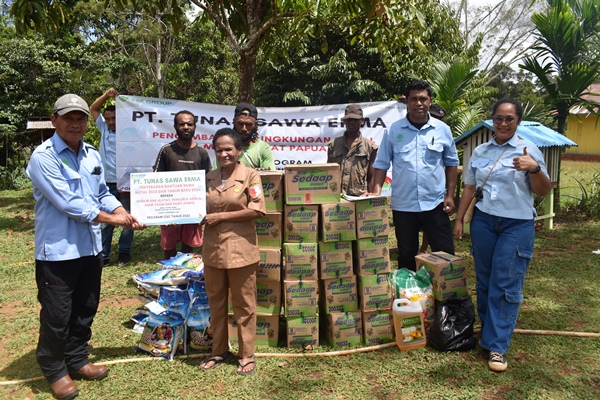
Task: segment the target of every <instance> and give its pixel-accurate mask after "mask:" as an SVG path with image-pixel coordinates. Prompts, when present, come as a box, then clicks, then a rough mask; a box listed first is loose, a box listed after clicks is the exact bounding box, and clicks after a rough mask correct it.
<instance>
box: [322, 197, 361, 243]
mask: <svg viewBox="0 0 600 400" xmlns="http://www.w3.org/2000/svg"><path fill="white" fill-rule="evenodd" d="M321 239H322V240H323V241H324V242H340V241H347V240H355V239H356V215H355V211H354V203H352V202H349V201H341V202H339V203H333V204H321Z"/></svg>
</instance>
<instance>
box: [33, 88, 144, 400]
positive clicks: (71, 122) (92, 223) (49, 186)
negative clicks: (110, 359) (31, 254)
mask: <svg viewBox="0 0 600 400" xmlns="http://www.w3.org/2000/svg"><path fill="white" fill-rule="evenodd" d="M88 115H89V110H88V105H87V103H86V102H85V101H84V100H83V99H82V98H81V97H79V96H77V95H74V94H67V95H64V96H62V97H61V98H59V99H58V100H57V101H56V103H55V104H54V113H53V115H52V116H51V117H50V118H51V120H52V124H53V125H54V128H55V134H54V135H53V136H52V137H51V138H50V139H48V140H46V141H45V142H44V143H42V144H41V145H40V146H39V147H38V148H37V149H36V150H35V151H34V152H33V154H32V155H31V159H30V161H29V165H28V166H27V175H28V176H29V178H30V179H31V182H32V184H33V196H34V198H35V200H36V204H35V274H36V282H37V287H38V300H39V302H40V304H41V311H40V336H39V340H38V346H37V350H36V357H37V361H38V363H39V365H40V367H41V369H42V372H43V374H44V376H45V377H46V379H47V380H48V382H49V383H50V385H51V389H52V391H53V392H54V395H55V396H56V397H57V398H58V399H71V398H73V397H75V396H77V394H78V393H79V392H78V390H77V386H76V385H75V383H74V382H73V380H72V378H75V379H86V380H99V379H103V378H104V377H106V376H107V374H108V370H107V369H106V367H104V366H98V365H94V364H92V363H91V362H90V361H89V358H88V357H89V353H88V340H89V339H90V338H91V336H92V330H91V326H92V322H93V320H94V316H95V315H96V311H97V309H98V303H99V299H100V280H101V276H102V241H101V234H100V224H101V223H104V224H112V225H121V226H124V227H127V228H133V229H142V228H144V226H142V225H140V224H139V223H138V222H137V220H136V219H135V218H134V217H133V216H131V215H130V214H128V213H127V212H126V211H125V209H124V208H123V207H122V206H121V203H119V202H118V201H117V199H116V198H115V197H114V196H113V195H111V194H110V192H109V191H108V189H107V187H106V184H105V182H104V173H103V168H102V161H101V159H100V154H98V151H97V150H96V149H95V148H94V147H92V146H90V145H88V144H86V143H84V142H83V136H84V135H85V132H86V130H87V125H88Z"/></svg>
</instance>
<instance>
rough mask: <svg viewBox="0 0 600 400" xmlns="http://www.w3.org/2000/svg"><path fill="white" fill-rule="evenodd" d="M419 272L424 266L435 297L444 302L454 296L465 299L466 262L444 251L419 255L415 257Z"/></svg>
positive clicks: (467, 293) (466, 293) (466, 294)
mask: <svg viewBox="0 0 600 400" xmlns="http://www.w3.org/2000/svg"><path fill="white" fill-rule="evenodd" d="M415 261H416V263H417V270H419V268H421V266H424V267H425V269H426V270H427V273H428V274H429V277H430V278H431V286H432V287H433V296H434V297H435V299H436V300H439V301H442V300H447V299H449V298H452V297H454V296H460V297H465V296H468V295H469V292H468V291H467V278H466V277H465V260H463V259H462V258H460V257H456V256H453V255H452V254H448V253H445V252H443V251H436V252H434V253H424V254H419V255H417V256H416V257H415Z"/></svg>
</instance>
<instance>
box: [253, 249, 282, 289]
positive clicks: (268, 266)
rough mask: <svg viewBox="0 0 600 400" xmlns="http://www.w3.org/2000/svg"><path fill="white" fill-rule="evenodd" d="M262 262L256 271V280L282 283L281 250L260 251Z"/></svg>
mask: <svg viewBox="0 0 600 400" xmlns="http://www.w3.org/2000/svg"><path fill="white" fill-rule="evenodd" d="M258 253H259V254H260V261H259V262H258V270H257V271H256V279H260V280H263V281H277V282H279V281H281V271H282V265H281V250H280V249H258Z"/></svg>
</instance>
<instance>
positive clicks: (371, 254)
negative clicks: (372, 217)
mask: <svg viewBox="0 0 600 400" xmlns="http://www.w3.org/2000/svg"><path fill="white" fill-rule="evenodd" d="M355 243H356V244H355V252H354V259H355V263H354V265H355V266H356V274H357V275H376V274H388V273H390V272H392V267H391V263H390V251H389V247H388V237H387V236H383V237H376V238H367V239H358V240H357V241H356V242H355Z"/></svg>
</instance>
